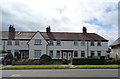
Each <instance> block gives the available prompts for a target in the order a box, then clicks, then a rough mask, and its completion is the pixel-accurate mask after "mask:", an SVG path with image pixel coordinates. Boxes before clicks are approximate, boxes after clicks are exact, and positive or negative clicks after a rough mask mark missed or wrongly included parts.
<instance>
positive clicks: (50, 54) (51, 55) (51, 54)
mask: <svg viewBox="0 0 120 79" xmlns="http://www.w3.org/2000/svg"><path fill="white" fill-rule="evenodd" d="M49 56H50V57H51V58H53V51H52V50H51V51H50V53H49Z"/></svg>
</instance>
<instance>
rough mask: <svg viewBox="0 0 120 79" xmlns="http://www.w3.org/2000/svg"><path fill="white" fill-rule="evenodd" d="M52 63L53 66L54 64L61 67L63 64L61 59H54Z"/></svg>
mask: <svg viewBox="0 0 120 79" xmlns="http://www.w3.org/2000/svg"><path fill="white" fill-rule="evenodd" d="M51 61H52V63H51V64H54V65H60V64H63V63H62V60H61V59H52V60H51Z"/></svg>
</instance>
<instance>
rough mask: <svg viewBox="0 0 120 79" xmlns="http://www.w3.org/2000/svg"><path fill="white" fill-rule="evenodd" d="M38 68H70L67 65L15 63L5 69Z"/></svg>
mask: <svg viewBox="0 0 120 79" xmlns="http://www.w3.org/2000/svg"><path fill="white" fill-rule="evenodd" d="M29 68H32V69H37V68H41V69H42V68H43V69H44V68H48V69H50V68H69V66H67V65H13V66H8V67H4V69H29Z"/></svg>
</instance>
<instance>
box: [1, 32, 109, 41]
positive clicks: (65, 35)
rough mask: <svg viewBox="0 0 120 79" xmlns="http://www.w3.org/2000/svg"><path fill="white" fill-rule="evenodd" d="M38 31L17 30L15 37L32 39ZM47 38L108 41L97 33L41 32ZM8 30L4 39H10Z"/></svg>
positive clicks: (4, 33)
mask: <svg viewBox="0 0 120 79" xmlns="http://www.w3.org/2000/svg"><path fill="white" fill-rule="evenodd" d="M35 33H36V32H31V31H21V32H19V31H16V32H15V39H31V38H32V37H33V35H34V34H35ZM40 33H41V34H42V36H43V37H44V38H45V39H46V40H50V39H52V40H97V41H108V40H107V39H105V38H103V37H101V36H100V35H98V34H96V33H72V32H50V33H46V32H40ZM8 34H9V32H8V31H2V39H8Z"/></svg>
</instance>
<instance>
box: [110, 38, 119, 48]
mask: <svg viewBox="0 0 120 79" xmlns="http://www.w3.org/2000/svg"><path fill="white" fill-rule="evenodd" d="M116 45H120V37H119V38H118V39H117V40H115V41H114V42H113V43H112V44H111V45H110V46H116Z"/></svg>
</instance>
